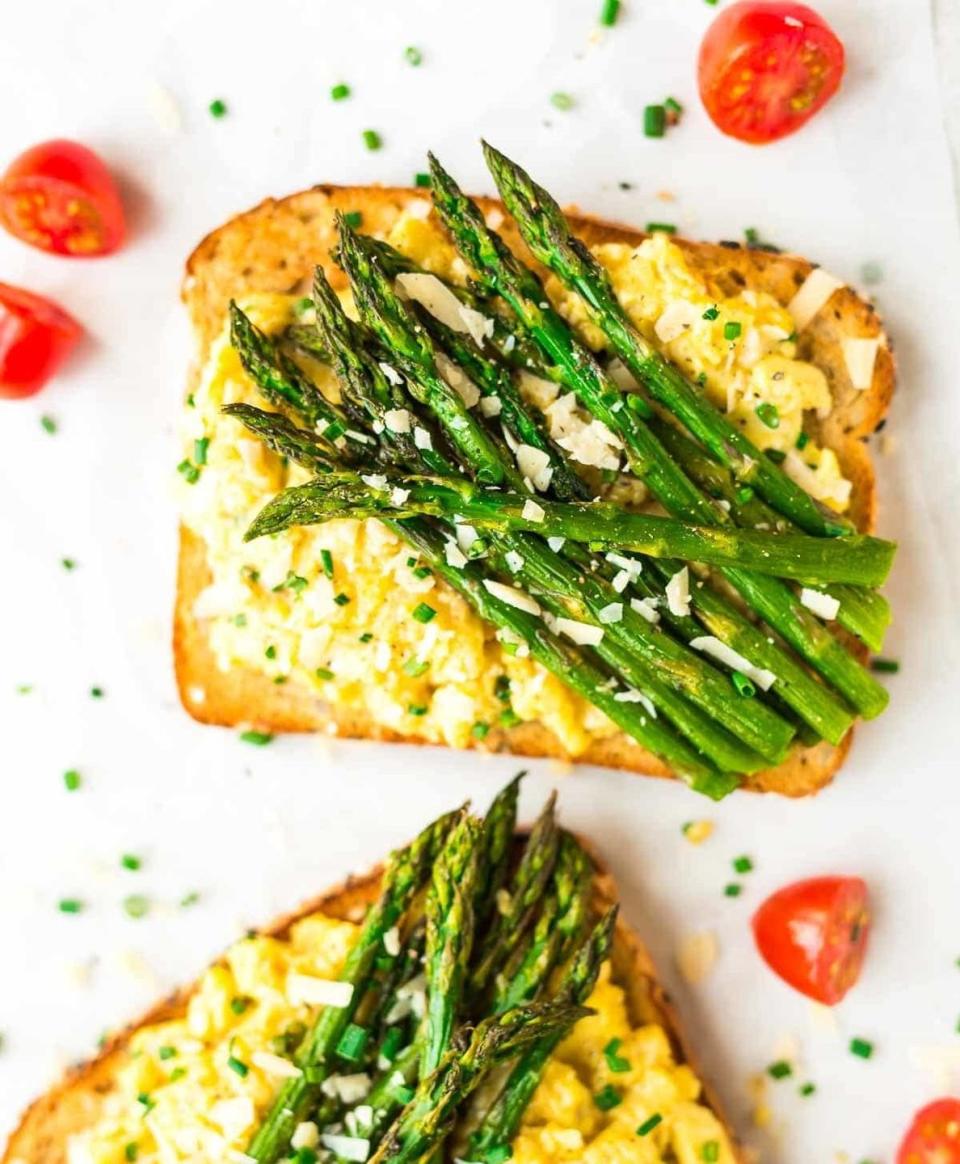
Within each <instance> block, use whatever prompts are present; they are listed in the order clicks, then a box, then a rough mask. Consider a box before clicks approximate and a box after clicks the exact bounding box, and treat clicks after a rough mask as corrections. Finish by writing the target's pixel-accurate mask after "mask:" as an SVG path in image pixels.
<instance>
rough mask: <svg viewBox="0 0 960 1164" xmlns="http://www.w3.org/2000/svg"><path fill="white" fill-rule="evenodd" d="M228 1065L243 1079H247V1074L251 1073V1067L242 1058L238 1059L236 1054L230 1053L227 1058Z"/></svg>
mask: <svg viewBox="0 0 960 1164" xmlns="http://www.w3.org/2000/svg"><path fill="white" fill-rule="evenodd" d="M227 1066H228V1067H229V1068H230V1070H231V1071H235V1072H236V1073H237V1074H238V1075H239V1076H240V1078H241V1079H246V1077H247V1075H249V1074H250V1068H249V1067H248V1066H247V1065H246V1063H244V1062H243V1060H242V1059H238V1058H237V1057H236V1056H235V1055H230V1056H229V1057H228V1058H227Z"/></svg>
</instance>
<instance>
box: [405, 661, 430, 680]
mask: <svg viewBox="0 0 960 1164" xmlns="http://www.w3.org/2000/svg"><path fill="white" fill-rule="evenodd" d="M403 670H404V672H405V674H407V675H409V676H410V678H411V679H419V678H420V676H421V675H423V674H424V673H425V672H427V671H429V670H430V664H429V663H428V662H427V661H426V660H425V659H407V661H406V662H405V663H404V664H403Z"/></svg>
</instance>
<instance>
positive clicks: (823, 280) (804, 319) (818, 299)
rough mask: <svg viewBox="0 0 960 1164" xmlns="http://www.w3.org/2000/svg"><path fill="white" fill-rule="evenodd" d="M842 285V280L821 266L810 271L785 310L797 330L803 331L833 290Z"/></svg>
mask: <svg viewBox="0 0 960 1164" xmlns="http://www.w3.org/2000/svg"><path fill="white" fill-rule="evenodd" d="M842 286H843V280H842V279H838V278H837V277H836V275H831V274H830V272H829V271H825V270H824V269H823V267H817V268H816V269H815V270H813V271H811V272H810V274H809V275H808V276H807V277H806V279H804V281H803V283H802V284H801V285H800V287H799V288H798V290H797V293H796V295H794V297H793V298H792V299H791V300H790V302H789V303H788V304H787V311H789V312H790V314H791V315H792V316H793V321H794V323H795V324H796V325H797V331H803V329H804V328H805V327H806V326H807V325H808V324H809V323H810V322H811V320H812V319H813V317H814V316H815V315H816V314H817V313H818V312H819V311H820V309H821V308H822V307H825V306H826V304H827V302H828V301H829V299H830V297H831V296H832V295H833V293H834V291H836V290H837V288H838V287H842Z"/></svg>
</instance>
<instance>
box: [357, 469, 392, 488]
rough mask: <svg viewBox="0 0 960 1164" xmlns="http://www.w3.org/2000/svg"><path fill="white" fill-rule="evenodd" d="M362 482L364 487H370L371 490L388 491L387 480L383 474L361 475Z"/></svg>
mask: <svg viewBox="0 0 960 1164" xmlns="http://www.w3.org/2000/svg"><path fill="white" fill-rule="evenodd" d="M360 480H361V481H362V482H363V483H364V485H369V486H370V488H371V489H386V487H387V479H386V477H384V476H383V474H382V473H365V474H363V475H361V477H360Z"/></svg>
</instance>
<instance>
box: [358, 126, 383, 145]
mask: <svg viewBox="0 0 960 1164" xmlns="http://www.w3.org/2000/svg"><path fill="white" fill-rule="evenodd" d="M362 136H363V144H364V145H365V146H366V147H367V149H368V150H378V149H380V147H381V146H382V145H383V138H382V137H381V136H380V134H379V133H377V131H376V130H375V129H365V130H364V131H363V135H362Z"/></svg>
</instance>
